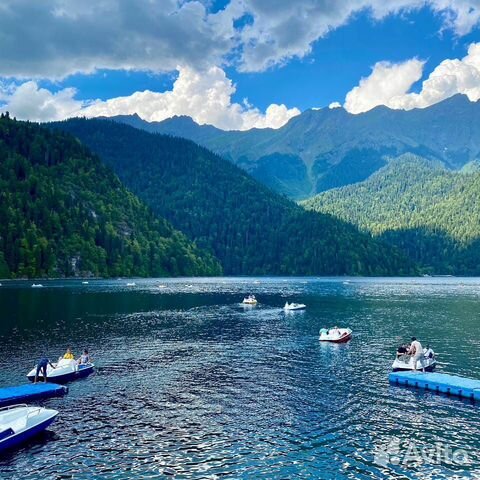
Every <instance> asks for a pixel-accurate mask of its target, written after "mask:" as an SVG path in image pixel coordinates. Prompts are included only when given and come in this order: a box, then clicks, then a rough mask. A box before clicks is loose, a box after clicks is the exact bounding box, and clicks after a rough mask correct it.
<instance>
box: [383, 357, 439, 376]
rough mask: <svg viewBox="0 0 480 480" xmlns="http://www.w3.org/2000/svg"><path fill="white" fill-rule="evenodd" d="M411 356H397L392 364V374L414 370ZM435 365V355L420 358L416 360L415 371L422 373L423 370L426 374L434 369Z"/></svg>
mask: <svg viewBox="0 0 480 480" xmlns="http://www.w3.org/2000/svg"><path fill="white" fill-rule="evenodd" d="M413 363H414V362H413V356H412V355H408V354H406V353H404V354H402V355H399V356H397V357H396V358H395V360H394V361H393V363H392V371H393V372H402V371H404V372H408V371H412V370H414V365H413ZM436 365H437V359H436V358H435V354H433V356H432V357H425V356H423V357H421V358H420V359H418V360H417V365H416V367H417V370H418V371H420V372H421V371H422V370H423V369H425V371H426V372H431V371H432V370H434V369H435V366H436Z"/></svg>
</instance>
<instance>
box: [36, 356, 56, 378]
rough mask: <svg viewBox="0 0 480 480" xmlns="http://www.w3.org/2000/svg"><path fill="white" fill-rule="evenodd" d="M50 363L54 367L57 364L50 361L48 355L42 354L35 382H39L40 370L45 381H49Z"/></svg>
mask: <svg viewBox="0 0 480 480" xmlns="http://www.w3.org/2000/svg"><path fill="white" fill-rule="evenodd" d="M48 365H50V366H51V367H52V368H53V369H54V368H55V365H53V364H52V362H50V360H49V359H48V358H47V356H46V355H42V358H41V359H40V360H39V361H38V363H37V371H36V373H35V381H34V382H33V383H37V382H38V374H39V373H40V371H41V372H42V376H43V382H44V383H47V366H48Z"/></svg>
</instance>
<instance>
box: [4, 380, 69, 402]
mask: <svg viewBox="0 0 480 480" xmlns="http://www.w3.org/2000/svg"><path fill="white" fill-rule="evenodd" d="M67 392H68V388H67V387H65V386H63V385H57V384H55V383H35V384H32V383H28V384H25V385H19V386H18V387H6V388H0V407H3V406H5V405H12V404H14V403H25V402H30V401H32V400H39V399H41V398H47V397H55V396H59V395H64V394H65V393H67Z"/></svg>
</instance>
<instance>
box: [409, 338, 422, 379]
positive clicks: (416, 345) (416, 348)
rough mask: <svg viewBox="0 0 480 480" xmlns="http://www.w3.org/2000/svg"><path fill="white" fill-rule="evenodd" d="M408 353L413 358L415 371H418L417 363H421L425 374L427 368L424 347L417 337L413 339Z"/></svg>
mask: <svg viewBox="0 0 480 480" xmlns="http://www.w3.org/2000/svg"><path fill="white" fill-rule="evenodd" d="M408 353H409V354H410V355H412V357H413V371H414V372H416V371H417V362H418V361H420V365H421V366H422V372H425V366H424V363H423V347H422V344H421V343H420V342H419V341H418V340H417V339H416V338H415V337H412V343H411V344H410V350H409V352H408Z"/></svg>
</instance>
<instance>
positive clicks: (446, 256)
mask: <svg viewBox="0 0 480 480" xmlns="http://www.w3.org/2000/svg"><path fill="white" fill-rule="evenodd" d="M303 205H304V206H305V207H306V208H307V209H310V210H315V211H319V212H323V213H330V214H332V215H335V216H336V217H338V218H341V219H343V220H346V221H348V222H352V223H354V224H356V225H358V226H359V227H360V228H361V229H362V230H364V231H368V232H371V233H373V234H374V235H375V236H377V237H379V238H383V239H384V240H386V241H388V242H389V243H391V244H392V245H395V246H397V247H399V248H401V249H402V250H403V251H405V252H407V253H408V255H409V256H410V258H412V259H414V260H416V261H418V262H420V263H421V264H422V265H423V266H425V267H430V271H431V272H432V273H444V274H445V273H449V274H451V273H455V274H475V275H477V274H480V171H479V168H478V163H476V162H472V163H470V164H467V165H466V166H465V167H464V168H463V169H462V170H461V171H451V170H448V169H446V168H445V167H444V166H443V165H442V164H441V163H439V162H432V161H428V160H425V159H423V158H420V157H418V156H414V155H408V154H406V155H403V156H401V157H399V158H397V159H394V160H391V161H390V162H389V164H388V165H387V166H386V167H384V168H383V169H381V170H380V171H379V172H377V173H375V174H374V175H372V176H371V177H370V178H369V179H368V180H366V181H364V182H361V183H358V184H355V185H349V186H347V187H343V188H339V189H334V190H330V191H328V192H324V193H322V194H319V195H317V196H315V197H313V198H312V199H309V200H307V201H305V202H304V203H303Z"/></svg>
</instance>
